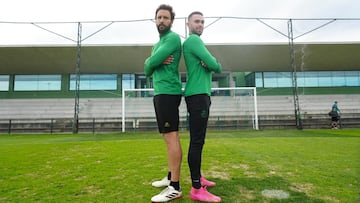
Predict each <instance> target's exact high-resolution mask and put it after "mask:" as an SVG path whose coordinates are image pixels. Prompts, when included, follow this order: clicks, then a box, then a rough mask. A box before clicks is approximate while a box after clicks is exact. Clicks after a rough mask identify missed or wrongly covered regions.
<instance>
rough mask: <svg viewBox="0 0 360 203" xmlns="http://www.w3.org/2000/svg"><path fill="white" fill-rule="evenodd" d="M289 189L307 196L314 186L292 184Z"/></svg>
mask: <svg viewBox="0 0 360 203" xmlns="http://www.w3.org/2000/svg"><path fill="white" fill-rule="evenodd" d="M290 189H291V190H293V191H297V192H303V193H305V194H307V195H308V194H309V193H310V192H311V191H312V190H313V189H314V185H313V184H311V183H292V184H291V186H290Z"/></svg>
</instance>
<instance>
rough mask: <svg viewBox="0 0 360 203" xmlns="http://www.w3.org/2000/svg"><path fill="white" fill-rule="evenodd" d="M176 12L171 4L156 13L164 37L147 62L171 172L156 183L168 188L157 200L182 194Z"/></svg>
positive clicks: (162, 6)
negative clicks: (175, 30)
mask: <svg viewBox="0 0 360 203" xmlns="http://www.w3.org/2000/svg"><path fill="white" fill-rule="evenodd" d="M174 18H175V13H174V12H173V9H172V7H171V6H169V5H164V4H162V5H160V6H159V7H158V8H157V9H156V12H155V22H156V26H157V29H158V32H159V34H160V40H159V41H158V42H157V43H156V44H155V45H154V46H153V48H152V53H151V56H150V57H148V58H147V59H146V61H145V64H144V72H145V75H146V76H147V77H150V76H152V78H153V86H154V98H153V103H154V108H155V114H156V120H157V124H158V129H159V132H160V133H161V134H162V136H163V138H164V140H165V143H166V147H167V158H168V169H169V171H168V175H167V177H165V178H163V179H162V180H160V181H155V182H153V183H152V185H153V186H154V187H166V188H165V189H164V190H163V191H162V192H161V193H160V194H158V195H155V196H153V197H152V198H151V201H153V202H167V201H170V200H173V199H177V198H180V197H181V194H182V192H181V187H180V184H179V179H180V167H181V160H182V150H181V144H180V139H179V132H178V131H179V105H180V102H181V95H182V92H181V81H180V77H179V70H178V67H179V61H180V57H181V40H180V37H179V35H178V34H176V33H175V32H173V31H171V26H172V24H173V22H174Z"/></svg>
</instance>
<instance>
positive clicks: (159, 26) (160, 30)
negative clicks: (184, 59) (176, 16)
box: [156, 24, 171, 34]
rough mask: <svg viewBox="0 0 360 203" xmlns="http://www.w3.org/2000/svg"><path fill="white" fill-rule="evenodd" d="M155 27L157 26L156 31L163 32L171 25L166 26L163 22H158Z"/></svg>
mask: <svg viewBox="0 0 360 203" xmlns="http://www.w3.org/2000/svg"><path fill="white" fill-rule="evenodd" d="M156 27H157V29H158V32H159V33H160V34H164V33H166V32H167V31H169V30H170V28H171V25H170V26H166V25H164V24H160V25H157V26H156Z"/></svg>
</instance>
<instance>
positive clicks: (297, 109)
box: [288, 19, 303, 130]
mask: <svg viewBox="0 0 360 203" xmlns="http://www.w3.org/2000/svg"><path fill="white" fill-rule="evenodd" d="M288 38H289V48H290V62H291V67H292V87H293V97H294V110H295V122H296V128H297V129H299V130H302V129H303V125H302V118H301V112H300V104H299V96H298V86H297V72H296V63H295V47H294V35H293V26H292V20H291V19H289V21H288Z"/></svg>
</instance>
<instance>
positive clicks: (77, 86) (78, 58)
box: [72, 22, 81, 134]
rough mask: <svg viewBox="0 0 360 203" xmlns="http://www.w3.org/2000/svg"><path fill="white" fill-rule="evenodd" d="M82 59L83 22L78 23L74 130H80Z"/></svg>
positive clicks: (75, 131)
mask: <svg viewBox="0 0 360 203" xmlns="http://www.w3.org/2000/svg"><path fill="white" fill-rule="evenodd" d="M80 59H81V23H80V22H79V23H78V35H77V51H76V82H75V106H74V120H73V126H72V131H73V133H74V134H76V133H78V132H79V97H80V94H79V93H80Z"/></svg>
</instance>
